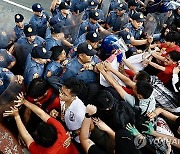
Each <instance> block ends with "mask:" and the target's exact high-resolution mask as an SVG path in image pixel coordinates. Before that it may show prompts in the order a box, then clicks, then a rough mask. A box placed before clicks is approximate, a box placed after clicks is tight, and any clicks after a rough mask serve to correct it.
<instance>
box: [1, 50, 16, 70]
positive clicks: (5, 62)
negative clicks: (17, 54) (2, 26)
mask: <svg viewBox="0 0 180 154" xmlns="http://www.w3.org/2000/svg"><path fill="white" fill-rule="evenodd" d="M13 61H16V59H15V58H14V56H13V55H11V54H10V53H8V52H7V50H6V49H0V67H4V68H7V67H8V66H9V65H10V64H11V62H13Z"/></svg>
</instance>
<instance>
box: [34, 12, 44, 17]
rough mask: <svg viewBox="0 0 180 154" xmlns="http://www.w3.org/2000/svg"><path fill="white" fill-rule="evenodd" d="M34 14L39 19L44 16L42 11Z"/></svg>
mask: <svg viewBox="0 0 180 154" xmlns="http://www.w3.org/2000/svg"><path fill="white" fill-rule="evenodd" d="M34 14H35V15H37V16H38V17H41V16H42V15H43V13H42V11H41V12H35V11H34Z"/></svg>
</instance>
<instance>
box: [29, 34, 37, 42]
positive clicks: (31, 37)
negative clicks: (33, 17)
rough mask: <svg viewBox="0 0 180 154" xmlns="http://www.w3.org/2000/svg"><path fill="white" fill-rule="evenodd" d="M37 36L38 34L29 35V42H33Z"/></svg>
mask: <svg viewBox="0 0 180 154" xmlns="http://www.w3.org/2000/svg"><path fill="white" fill-rule="evenodd" d="M35 38H36V36H35V35H33V36H29V37H27V40H28V42H29V43H33V42H34V40H35Z"/></svg>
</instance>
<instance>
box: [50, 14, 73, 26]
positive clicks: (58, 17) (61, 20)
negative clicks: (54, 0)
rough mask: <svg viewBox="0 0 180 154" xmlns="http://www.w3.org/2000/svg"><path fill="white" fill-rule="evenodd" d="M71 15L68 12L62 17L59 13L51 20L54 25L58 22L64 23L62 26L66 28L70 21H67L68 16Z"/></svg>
mask: <svg viewBox="0 0 180 154" xmlns="http://www.w3.org/2000/svg"><path fill="white" fill-rule="evenodd" d="M71 14H72V13H71V12H69V14H68V15H66V16H63V15H62V13H61V12H59V13H58V14H57V15H55V16H54V17H52V18H53V20H54V22H55V23H59V22H64V25H62V26H68V25H69V24H70V23H71V22H72V21H69V20H68V16H69V15H71Z"/></svg>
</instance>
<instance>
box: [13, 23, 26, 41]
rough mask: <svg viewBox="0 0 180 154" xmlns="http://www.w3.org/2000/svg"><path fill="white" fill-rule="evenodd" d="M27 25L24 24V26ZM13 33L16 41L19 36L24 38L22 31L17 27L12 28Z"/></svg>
mask: <svg viewBox="0 0 180 154" xmlns="http://www.w3.org/2000/svg"><path fill="white" fill-rule="evenodd" d="M25 25H27V24H26V23H25V24H24V26H25ZM14 32H15V34H16V39H17V40H18V39H19V38H20V37H21V36H25V34H24V29H21V28H20V27H19V26H17V25H16V26H15V27H14Z"/></svg>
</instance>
